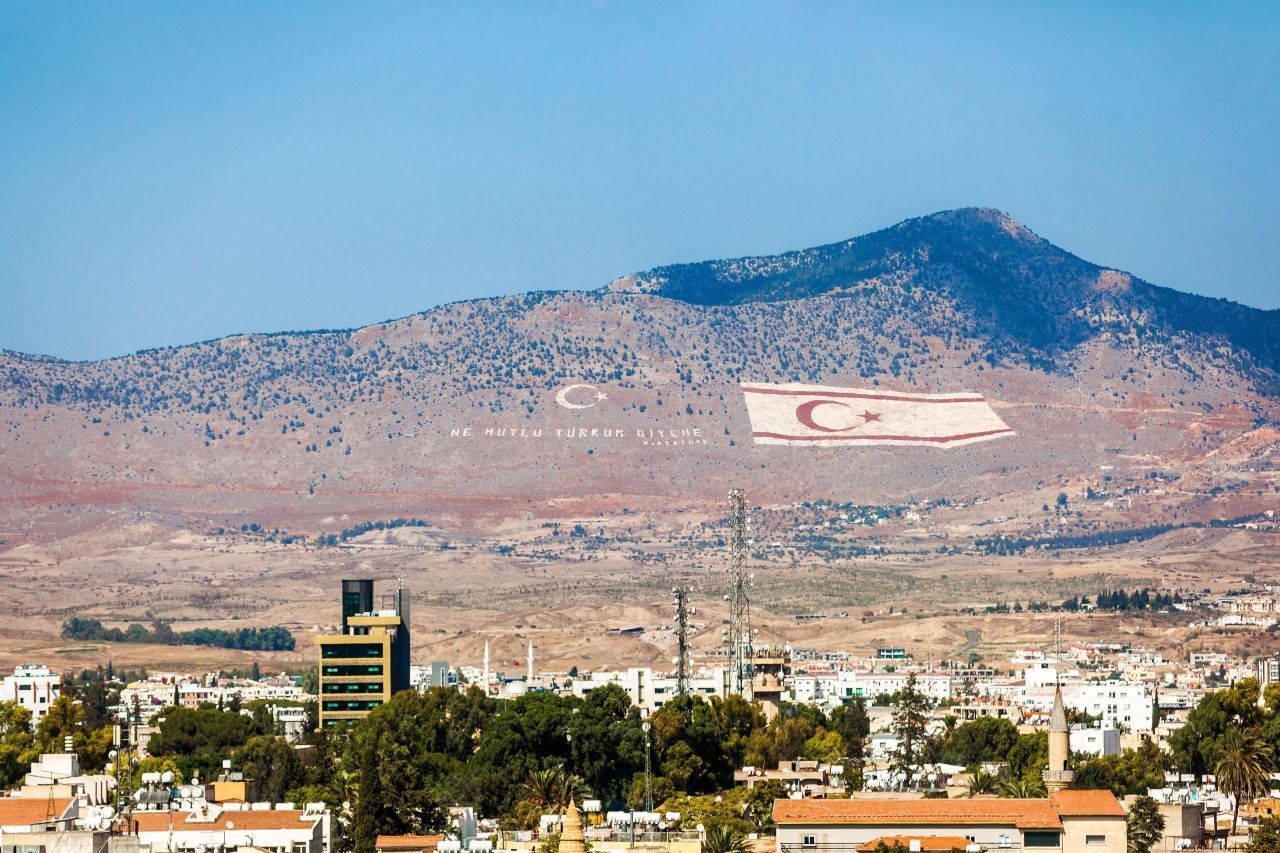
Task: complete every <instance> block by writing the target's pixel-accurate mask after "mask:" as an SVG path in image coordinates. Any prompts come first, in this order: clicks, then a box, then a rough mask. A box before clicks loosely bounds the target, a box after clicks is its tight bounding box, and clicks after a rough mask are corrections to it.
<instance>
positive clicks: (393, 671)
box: [316, 580, 410, 727]
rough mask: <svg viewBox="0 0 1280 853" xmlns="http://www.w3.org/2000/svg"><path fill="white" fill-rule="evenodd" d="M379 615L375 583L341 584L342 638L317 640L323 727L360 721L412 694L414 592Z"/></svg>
mask: <svg viewBox="0 0 1280 853" xmlns="http://www.w3.org/2000/svg"><path fill="white" fill-rule="evenodd" d="M390 599H391V600H390V602H389V603H390V607H387V608H384V609H374V606H373V581H371V580H344V581H343V582H342V633H340V634H330V635H327V636H320V637H316V646H317V647H318V651H319V668H320V725H321V726H322V727H323V726H331V725H334V724H336V723H339V722H342V721H346V720H359V719H362V718H363V717H365V716H367V715H368V714H369V712H370V711H372V710H373V709H374V708H376V707H378V706H379V705H381V704H382V703H384V702H386V701H387V700H388V699H390V698H391V695H392V694H393V693H396V692H398V691H400V690H407V689H408V688H409V651H410V649H409V646H410V643H409V592H408V590H406V589H404V588H403V587H399V588H397V589H396V591H395V593H394V594H393V595H392V596H390Z"/></svg>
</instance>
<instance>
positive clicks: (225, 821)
mask: <svg viewBox="0 0 1280 853" xmlns="http://www.w3.org/2000/svg"><path fill="white" fill-rule="evenodd" d="M302 814H303V813H302V812H301V811H298V810H296V809H293V810H280V811H275V810H272V811H265V810H264V811H244V812H241V811H224V812H223V813H222V814H220V815H218V817H217V818H216V819H214V820H212V821H210V820H203V821H202V820H200V819H199V818H196V819H195V820H191V819H190V818H192V817H194V816H193V815H192V814H191V813H189V812H172V813H170V812H134V813H133V819H134V820H136V821H137V822H138V830H139V831H140V832H168V831H169V826H170V823H169V820H170V816H172V819H173V824H172V825H173V831H174V832H201V831H206V832H221V831H223V830H228V829H230V830H237V829H243V830H245V831H246V832H247V831H252V830H255V829H307V830H309V829H311V828H312V826H313V825H314V822H313V821H311V820H305V821H304V820H303V819H302Z"/></svg>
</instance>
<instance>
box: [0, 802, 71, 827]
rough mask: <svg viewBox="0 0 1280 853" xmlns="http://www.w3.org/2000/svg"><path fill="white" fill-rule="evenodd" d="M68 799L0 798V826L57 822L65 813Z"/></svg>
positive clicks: (68, 805)
mask: <svg viewBox="0 0 1280 853" xmlns="http://www.w3.org/2000/svg"><path fill="white" fill-rule="evenodd" d="M71 802H72V801H71V800H70V799H52V798H49V797H0V826H31V825H32V824H37V823H44V822H45V821H50V820H57V819H58V818H60V817H62V816H63V815H64V814H66V813H67V810H68V809H69V808H70V806H71Z"/></svg>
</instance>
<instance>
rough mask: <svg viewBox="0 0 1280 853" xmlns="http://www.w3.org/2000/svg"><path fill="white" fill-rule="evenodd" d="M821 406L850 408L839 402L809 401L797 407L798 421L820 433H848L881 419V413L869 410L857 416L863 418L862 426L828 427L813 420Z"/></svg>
mask: <svg viewBox="0 0 1280 853" xmlns="http://www.w3.org/2000/svg"><path fill="white" fill-rule="evenodd" d="M819 406H839V407H840V408H842V409H847V408H849V406H848V404H846V403H841V402H840V401H839V400H822V399H818V400H809V401H807V402H804V403H801V404H800V405H798V406H796V420H798V421H799V422H800V423H802V424H804V425H805V426H806V427H808V428H809V429H811V430H816V431H818V432H848V431H849V430H852V429H857V428H858V427H860V426H865V425H867V424H869V423H871V422H872V421H878V420H880V418H881V415H880V414H879V413H877V412H873V411H871V410H870V409H867V410H865V411H864V412H863V413H862V414H860V415H856V417H859V418H862V423H860V424H853V425H851V426H846V427H828V426H823V425H822V424H819V423H818V422H817V421H815V420H814V418H813V415H814V412H815V411H816V410H817V409H818V407H819Z"/></svg>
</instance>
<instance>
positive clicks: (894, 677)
mask: <svg viewBox="0 0 1280 853" xmlns="http://www.w3.org/2000/svg"><path fill="white" fill-rule="evenodd" d="M835 675H836V679H835V684H834V685H833V688H832V689H833V691H834V692H833V695H832V696H831V697H829V698H833V699H834V700H835V701H836V702H837V703H838V702H843V701H844V700H845V699H851V698H853V697H855V696H860V697H862V698H863V699H865V700H867V701H871V700H873V699H875V698H876V697H877V696H887V695H889V694H892V693H897V692H898V691H899V690H901V689H902V688H904V687H906V686H907V679H908V677H909V675H908V673H905V672H862V671H856V670H844V669H842V670H840V671H839V672H837V673H836V674H835ZM915 677H916V689H917V690H919V691H920V692H921V693H923V694H924V695H925V696H927V697H929V699H931V700H933V701H934V702H941V701H943V700H945V699H950V698H951V687H952V683H951V682H952V679H951V676H950V675H944V674H939V673H929V672H919V673H916V674H915Z"/></svg>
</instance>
